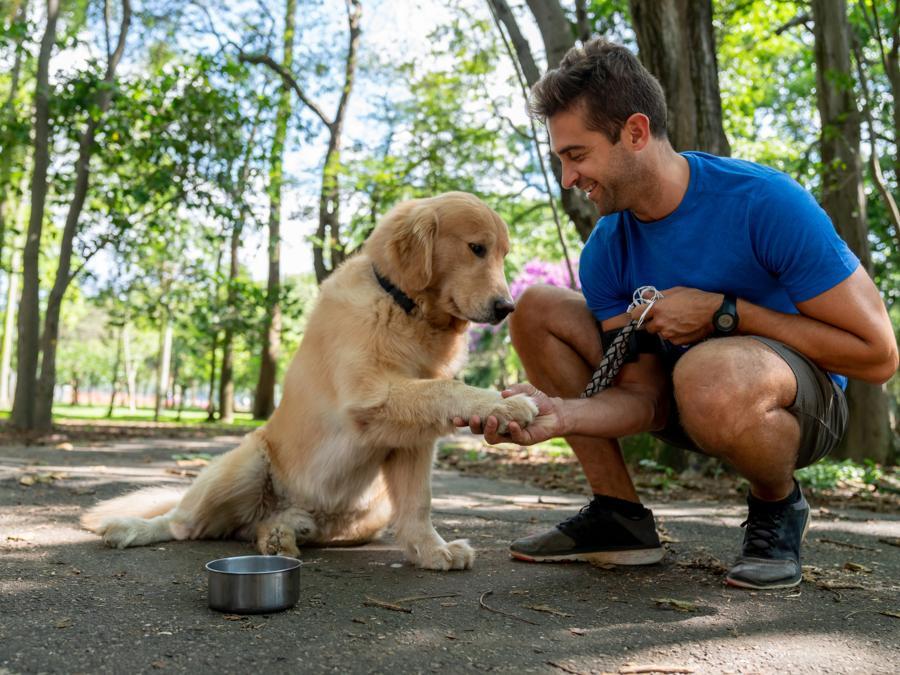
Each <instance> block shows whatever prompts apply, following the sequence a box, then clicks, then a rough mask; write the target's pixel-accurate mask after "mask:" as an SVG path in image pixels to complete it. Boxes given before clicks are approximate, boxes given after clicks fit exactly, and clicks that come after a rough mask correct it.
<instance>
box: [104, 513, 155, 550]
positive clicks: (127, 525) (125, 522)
mask: <svg viewBox="0 0 900 675" xmlns="http://www.w3.org/2000/svg"><path fill="white" fill-rule="evenodd" d="M143 523H144V521H143V520H142V519H140V518H110V519H109V520H105V521H103V522H102V523H101V524H100V527H98V528H97V534H99V535H100V536H101V537H103V543H104V544H106V545H107V546H109V547H110V548H126V547H128V546H130V545H131V544H132V542H134V540H135V539H136V538H137V536H138V534H139V533H140V531H141V527H142V525H143Z"/></svg>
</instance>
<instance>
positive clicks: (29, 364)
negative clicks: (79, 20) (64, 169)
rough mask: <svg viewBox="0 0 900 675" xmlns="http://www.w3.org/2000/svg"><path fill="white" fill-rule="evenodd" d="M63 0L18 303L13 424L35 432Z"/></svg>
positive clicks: (48, 34) (50, 10)
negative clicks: (53, 90)
mask: <svg viewBox="0 0 900 675" xmlns="http://www.w3.org/2000/svg"><path fill="white" fill-rule="evenodd" d="M58 16H59V0H47V26H46V28H45V30H44V37H43V38H42V39H41V50H40V53H39V55H38V68H37V80H36V82H35V94H34V101H35V102H34V110H35V112H34V167H33V170H32V175H31V218H30V219H29V222H28V234H27V235H26V238H25V250H24V252H23V256H22V298H21V300H19V319H18V327H19V335H18V339H17V340H16V354H17V364H16V397H15V401H14V402H13V408H12V413H11V414H10V423H11V425H12V426H14V427H18V428H20V429H33V428H34V421H35V398H36V395H37V368H38V332H39V331H40V320H41V319H40V304H39V303H40V299H39V295H38V294H39V287H40V278H39V274H40V271H39V268H38V257H39V253H40V246H41V231H42V229H43V224H44V206H45V204H46V201H47V169H48V167H49V165H50V84H49V79H50V54H51V52H52V50H53V44H54V42H55V41H56V20H57V18H58Z"/></svg>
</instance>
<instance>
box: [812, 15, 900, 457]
mask: <svg viewBox="0 0 900 675" xmlns="http://www.w3.org/2000/svg"><path fill="white" fill-rule="evenodd" d="M812 9H813V18H814V21H815V29H814V31H815V56H816V84H817V87H816V90H817V99H818V107H819V116H820V118H821V125H822V136H821V141H820V146H821V151H822V207H823V208H824V209H825V211H826V212H827V213H828V215H829V216H830V217H831V221H832V222H833V223H834V224H835V227H836V228H837V230H838V232H839V233H840V235H841V237H842V238H843V239H844V241H846V242H847V244H848V245H849V246H850V248H851V250H852V251H853V252H854V253H855V254H856V255H857V257H859V259H860V262H861V263H862V265H863V267H865V269H866V271H867V272H868V273H869V274H870V275H871V274H872V259H871V255H870V253H869V244H868V228H867V225H866V214H865V203H866V202H865V194H864V192H863V179H862V163H861V159H860V153H859V144H860V118H859V111H858V110H857V107H856V98H855V96H854V92H853V85H852V83H853V75H852V73H851V70H850V39H849V34H850V28H849V25H848V21H847V6H846V2H845V0H813V2H812ZM847 402H848V405H849V407H850V420H849V426H848V428H847V433H846V435H845V436H844V440H843V442H842V443H841V445H840V447H839V448H838V449H837V451H836V452H835V455H836V456H837V457H840V458H849V459H854V460H857V461H861V460H863V459H872V460H875V461H876V462H884V461H886V460H887V458H888V456H889V454H890V449H891V448H890V443H891V441H890V426H889V421H888V401H887V397H886V396H885V394H884V389H883V388H882V387H880V386H876V385H872V384H868V383H865V382H860V381H855V380H851V381H850V383H849V384H848V386H847Z"/></svg>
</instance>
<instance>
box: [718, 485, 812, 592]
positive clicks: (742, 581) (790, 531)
mask: <svg viewBox="0 0 900 675" xmlns="http://www.w3.org/2000/svg"><path fill="white" fill-rule="evenodd" d="M794 485H795V487H794V492H793V493H791V496H790V497H787V498H785V499H782V500H781V501H777V502H765V501H762V500H761V499H757V498H756V497H754V496H753V495H748V496H747V505H748V506H749V513H748V514H747V520H745V521H744V522H743V523H742V524H741V527H745V528H746V529H745V530H744V545H743V547H742V549H741V556H740V557H739V558H738V559H737V561H736V562H735V564H734V566H733V567H732V568H731V570H730V571H729V572H728V574H727V575H726V576H725V583H727V584H728V585H729V586H739V587H741V588H756V589H761V590H765V589H770V588H791V587H793V586H796V585H797V584H799V583H800V580H801V579H802V576H803V575H802V570H801V568H800V542H802V541H803V537H804V536H806V530H807V529H808V528H809V504H808V503H807V501H806V499H805V498H804V497H803V493H802V492H800V486H799V485H797V484H796V481H795V483H794Z"/></svg>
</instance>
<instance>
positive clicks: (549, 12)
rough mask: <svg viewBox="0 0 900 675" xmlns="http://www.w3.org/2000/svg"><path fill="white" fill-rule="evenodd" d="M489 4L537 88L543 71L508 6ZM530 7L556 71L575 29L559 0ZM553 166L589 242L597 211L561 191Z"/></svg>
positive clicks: (554, 163) (497, 0)
mask: <svg viewBox="0 0 900 675" xmlns="http://www.w3.org/2000/svg"><path fill="white" fill-rule="evenodd" d="M488 3H489V4H490V6H491V7H492V9H493V11H494V12H495V13H496V15H497V18H498V19H499V21H500V22H501V23H502V24H503V26H504V27H505V28H506V30H507V33H508V34H509V37H510V41H511V42H512V45H513V49H514V51H515V54H516V59H517V60H518V62H519V67H520V68H521V70H522V74H523V75H524V77H525V81H526V83H527V84H528V86H529V87H532V86H534V84H535V83H536V82H537V81H538V80H539V79H540V77H541V70H540V68H539V67H538V65H537V61H536V59H535V57H534V54H533V52H532V49H531V46H530V45H529V43H528V40H527V39H526V38H525V36H524V35H523V33H522V30H521V29H520V28H519V25H518V22H517V21H516V17H515V15H514V14H513V12H512V10H511V9H510V7H509V4H508V3H507V2H506V0H488ZM528 7H529V9H530V10H531V13H532V15H533V16H534V20H535V21H536V22H537V25H538V28H539V29H540V33H541V39H542V41H543V43H544V53H545V54H546V58H547V68H548V69H551V68H555V67H557V66H558V65H559V62H560V61H561V60H562V57H563V56H565V54H566V52H567V51H568V50H569V49H571V48H572V47H574V46H575V35H576V30H575V27H574V26H573V25H572V23H571V22H570V21H569V20H568V18H567V17H566V13H565V10H564V9H563V7H562V5H561V4H560V3H559V2H558V0H528ZM580 24H581V25H582V26H583V24H584V22H583V21H581V22H580ZM579 32H581V33H584V28H583V27H582V29H581V30H580V31H579ZM550 166H551V168H552V169H553V174H554V175H555V176H556V180H557V183H559V185H560V190H561V192H560V199H561V201H562V205H563V209H564V210H565V212H566V214H567V215H568V216H569V218H570V219H571V220H572V223H573V224H574V225H575V229H576V230H577V231H578V234H579V236H580V237H581V239H582V241H587V238H588V237H589V236H590V234H591V231H592V230H593V229H594V224H595V223H596V222H597V216H598V214H597V209H596V208H595V207H594V205H593V203H591V202H590V201H589V200H588V199H587V197H585V196H584V194H582V193H581V191H580V190H566V189H563V188H562V182H561V181H562V165H561V164H560V161H559V158H558V157H557V156H556V155H553V154H551V156H550Z"/></svg>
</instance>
